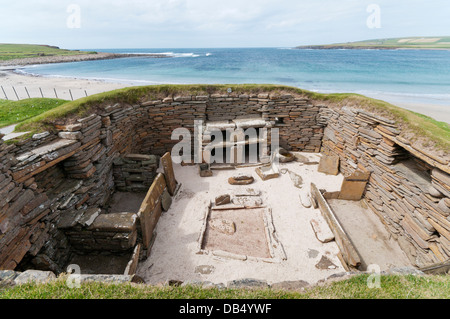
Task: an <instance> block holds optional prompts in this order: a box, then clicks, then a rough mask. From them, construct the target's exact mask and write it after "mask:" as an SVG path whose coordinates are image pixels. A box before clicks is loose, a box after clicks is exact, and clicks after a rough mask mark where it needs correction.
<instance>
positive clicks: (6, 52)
mask: <svg viewBox="0 0 450 319" xmlns="http://www.w3.org/2000/svg"><path fill="white" fill-rule="evenodd" d="M136 56H146V57H153V58H167V57H168V56H167V55H163V54H119V53H107V52H96V51H80V50H66V49H60V48H59V47H56V46H50V45H39V44H0V66H17V65H32V64H47V63H62V62H79V61H90V60H108V59H117V58H127V57H136Z"/></svg>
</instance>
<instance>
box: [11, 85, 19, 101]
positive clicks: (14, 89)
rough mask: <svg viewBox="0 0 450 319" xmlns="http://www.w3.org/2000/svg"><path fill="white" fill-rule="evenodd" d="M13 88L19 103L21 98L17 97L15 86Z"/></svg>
mask: <svg viewBox="0 0 450 319" xmlns="http://www.w3.org/2000/svg"><path fill="white" fill-rule="evenodd" d="M12 88H13V90H14V93H15V94H16V97H17V101H19V100H20V99H19V96H18V95H17V92H16V89H15V88H14V86H13V87H12Z"/></svg>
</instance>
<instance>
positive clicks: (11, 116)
mask: <svg viewBox="0 0 450 319" xmlns="http://www.w3.org/2000/svg"><path fill="white" fill-rule="evenodd" d="M67 102H68V101H66V100H59V99H48V98H44V99H42V98H35V99H26V100H21V101H8V100H0V127H4V126H8V125H11V124H17V123H20V122H22V121H24V120H27V119H29V118H32V117H35V116H37V115H39V114H41V113H44V112H46V111H49V110H51V109H54V108H55V107H58V106H60V105H62V104H64V103H67Z"/></svg>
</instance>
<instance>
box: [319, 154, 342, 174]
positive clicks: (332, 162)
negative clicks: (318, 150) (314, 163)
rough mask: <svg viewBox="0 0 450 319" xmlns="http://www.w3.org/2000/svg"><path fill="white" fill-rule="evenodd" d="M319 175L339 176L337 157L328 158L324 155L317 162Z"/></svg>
mask: <svg viewBox="0 0 450 319" xmlns="http://www.w3.org/2000/svg"><path fill="white" fill-rule="evenodd" d="M318 171H319V173H324V174H327V175H338V174H339V156H328V155H324V156H322V158H321V159H320V162H319V168H318Z"/></svg>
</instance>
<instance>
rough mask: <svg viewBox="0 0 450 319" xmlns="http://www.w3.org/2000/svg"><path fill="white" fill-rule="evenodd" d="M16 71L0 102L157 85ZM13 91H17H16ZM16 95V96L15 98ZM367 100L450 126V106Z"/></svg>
mask: <svg viewBox="0 0 450 319" xmlns="http://www.w3.org/2000/svg"><path fill="white" fill-rule="evenodd" d="M19 68H20V67H15V68H4V67H1V66H0V82H1V86H2V88H1V89H0V99H5V93H6V96H7V97H8V99H9V100H17V96H18V97H19V99H21V100H22V99H26V98H28V96H30V97H31V98H33V97H35V98H37V97H42V96H43V97H46V98H56V97H57V98H60V99H64V100H69V101H70V100H72V99H74V100H75V99H79V98H82V97H85V96H90V95H94V94H98V93H103V92H108V91H112V90H117V89H122V88H126V87H132V86H145V85H156V83H153V84H151V82H150V81H138V80H136V81H132V80H125V79H123V80H121V79H117V80H107V79H86V78H76V77H62V76H61V77H56V76H42V75H35V74H29V73H20V72H17V69H19ZM13 88H14V89H13ZM16 94H17V95H16ZM363 95H365V96H367V97H371V98H375V99H379V100H383V101H386V102H388V103H391V104H393V105H396V106H398V107H401V108H404V109H407V110H410V111H413V112H416V113H420V114H423V115H426V116H429V117H431V118H433V119H435V120H437V121H439V122H446V123H450V112H449V111H450V110H449V109H450V105H445V104H439V103H430V102H428V101H423V100H422V101H420V99H419V98H417V97H415V96H412V95H411V96H408V95H404V96H394V95H391V94H389V93H384V94H383V93H379V94H363Z"/></svg>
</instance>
